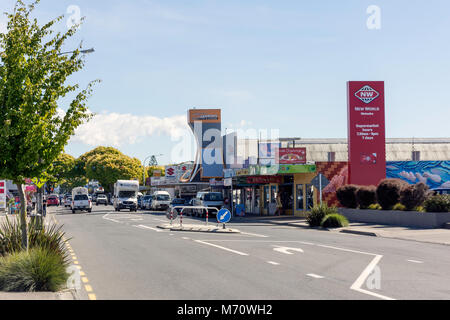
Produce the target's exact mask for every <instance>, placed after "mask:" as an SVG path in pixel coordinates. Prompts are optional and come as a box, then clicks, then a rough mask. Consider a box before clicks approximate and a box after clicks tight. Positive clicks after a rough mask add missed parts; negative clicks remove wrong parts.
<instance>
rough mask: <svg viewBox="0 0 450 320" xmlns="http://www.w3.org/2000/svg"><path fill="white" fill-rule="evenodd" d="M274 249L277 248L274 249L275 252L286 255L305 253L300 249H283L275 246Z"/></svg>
mask: <svg viewBox="0 0 450 320" xmlns="http://www.w3.org/2000/svg"><path fill="white" fill-rule="evenodd" d="M274 247H275V248H273V250H274V251H277V252H281V253H285V254H294V253H293V252H291V251H297V252H304V251H303V250H302V249H300V248H291V247H281V246H274Z"/></svg>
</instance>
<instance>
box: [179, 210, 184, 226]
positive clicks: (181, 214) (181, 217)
mask: <svg viewBox="0 0 450 320" xmlns="http://www.w3.org/2000/svg"><path fill="white" fill-rule="evenodd" d="M180 227H181V228H183V210H181V213H180Z"/></svg>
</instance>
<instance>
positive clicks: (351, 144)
mask: <svg viewBox="0 0 450 320" xmlns="http://www.w3.org/2000/svg"><path fill="white" fill-rule="evenodd" d="M347 99H348V101H347V102H348V106H347V116H348V124H347V125H348V162H349V169H348V179H349V180H348V181H349V183H351V184H358V185H377V184H378V182H380V180H382V179H384V178H385V177H386V139H385V118H384V82H383V81H367V82H366V81H349V82H348V83H347Z"/></svg>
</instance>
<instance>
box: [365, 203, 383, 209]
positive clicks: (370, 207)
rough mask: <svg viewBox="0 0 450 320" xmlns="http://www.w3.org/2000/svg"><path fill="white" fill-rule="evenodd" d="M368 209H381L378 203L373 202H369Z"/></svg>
mask: <svg viewBox="0 0 450 320" xmlns="http://www.w3.org/2000/svg"><path fill="white" fill-rule="evenodd" d="M368 209H370V210H381V209H382V208H381V206H380V205H379V204H378V203H374V204H371V205H370V206H369V208H368Z"/></svg>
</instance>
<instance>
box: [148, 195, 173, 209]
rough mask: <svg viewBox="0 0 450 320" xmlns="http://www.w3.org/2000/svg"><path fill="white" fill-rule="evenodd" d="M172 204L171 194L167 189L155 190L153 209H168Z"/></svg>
mask: <svg viewBox="0 0 450 320" xmlns="http://www.w3.org/2000/svg"><path fill="white" fill-rule="evenodd" d="M169 206H170V194H169V193H168V192H167V191H155V193H153V198H152V204H151V209H152V210H167V209H168V208H169Z"/></svg>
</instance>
